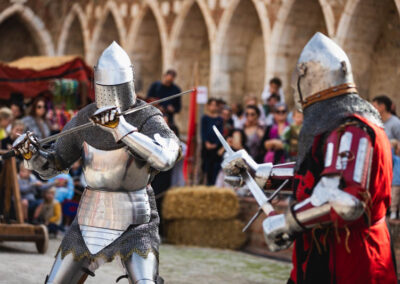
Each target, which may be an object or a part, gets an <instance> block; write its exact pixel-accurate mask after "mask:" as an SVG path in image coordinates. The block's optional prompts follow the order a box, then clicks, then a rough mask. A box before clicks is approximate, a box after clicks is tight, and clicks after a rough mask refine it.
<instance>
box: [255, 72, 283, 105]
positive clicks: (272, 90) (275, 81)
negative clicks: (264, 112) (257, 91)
mask: <svg viewBox="0 0 400 284" xmlns="http://www.w3.org/2000/svg"><path fill="white" fill-rule="evenodd" d="M272 94H277V95H278V96H279V98H280V100H279V101H280V102H282V103H284V102H285V96H284V95H283V91H282V81H281V79H279V78H277V77H275V78H272V79H271V80H269V84H268V86H265V88H264V90H263V92H262V94H261V99H262V101H263V104H265V103H266V101H267V100H268V99H269V97H270V96H271V95H272Z"/></svg>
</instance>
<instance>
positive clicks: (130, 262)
mask: <svg viewBox="0 0 400 284" xmlns="http://www.w3.org/2000/svg"><path fill="white" fill-rule="evenodd" d="M94 70H95V72H94V77H95V98H96V102H95V103H92V104H89V105H88V106H86V107H85V108H83V109H82V110H80V111H79V112H78V113H77V115H76V116H75V117H73V118H72V119H71V121H70V122H69V123H68V124H67V125H66V126H65V128H64V130H68V129H71V128H74V127H77V126H79V125H82V124H85V123H87V122H89V121H90V120H91V121H92V122H94V123H95V124H96V126H92V127H91V128H88V129H85V130H81V131H78V132H74V133H72V134H70V135H66V136H63V137H61V138H59V139H58V140H57V141H56V142H55V143H54V144H53V145H52V147H51V148H50V149H47V150H45V149H43V148H40V147H37V145H34V143H35V141H37V139H36V138H35V137H32V134H30V133H27V134H25V135H22V136H20V138H19V139H18V141H16V142H15V143H14V148H15V150H16V151H18V152H19V153H20V154H22V156H23V157H24V163H25V166H26V167H28V168H29V169H32V170H34V171H36V172H37V173H38V174H39V175H40V176H41V177H42V178H44V179H48V178H50V177H52V176H55V175H57V174H58V173H60V172H62V171H65V170H67V169H68V168H69V167H70V166H71V165H72V164H73V163H74V162H75V161H77V160H79V159H82V164H83V172H84V176H85V180H86V182H87V188H86V189H85V191H84V193H83V195H82V198H81V201H80V204H79V208H78V214H77V217H76V218H75V220H74V221H73V223H72V225H71V227H70V229H69V230H68V232H67V233H66V235H65V237H64V239H63V241H62V243H61V245H60V248H59V250H58V253H57V255H56V260H55V262H54V265H53V267H52V269H51V272H50V274H49V275H48V276H47V278H46V283H49V284H50V283H68V284H71V283H83V282H84V281H85V279H86V277H87V276H88V275H92V276H93V275H94V271H95V269H97V268H98V267H99V266H100V265H101V264H102V263H104V262H110V261H112V260H113V259H114V258H115V257H116V256H118V257H119V258H120V259H121V261H122V264H123V266H124V267H125V270H126V273H127V277H128V278H129V280H130V282H131V283H137V284H145V283H146V284H147V283H161V282H162V279H161V278H160V277H159V276H158V248H159V243H160V240H159V235H158V225H159V217H158V213H157V208H156V204H155V199H154V193H153V190H152V188H151V186H150V182H151V181H152V179H153V178H154V176H155V175H156V174H157V173H158V172H159V171H165V170H168V169H170V168H171V167H173V165H174V164H175V162H176V160H177V159H178V156H179V153H180V146H179V140H178V138H177V137H176V136H175V134H174V133H173V132H172V131H171V130H170V129H169V128H168V126H167V125H166V123H165V121H164V119H163V117H162V114H161V112H160V111H159V110H158V109H156V108H155V107H152V106H148V107H147V108H143V109H141V110H139V111H137V112H134V113H131V114H128V115H120V113H121V112H122V111H125V110H127V109H130V108H135V107H140V106H143V105H144V104H145V102H143V101H141V100H139V99H137V98H136V94H135V91H134V83H133V67H132V64H131V61H130V59H129V56H128V55H127V53H126V52H125V51H124V50H123V49H122V48H121V47H120V46H119V45H118V44H117V43H115V42H113V43H112V44H111V45H110V46H109V47H108V48H107V49H105V50H104V52H103V53H102V55H101V56H100V58H99V60H98V62H97V65H96V66H95V69H94ZM27 138H29V139H27ZM21 141H22V142H21Z"/></svg>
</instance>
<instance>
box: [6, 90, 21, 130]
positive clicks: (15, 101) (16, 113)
mask: <svg viewBox="0 0 400 284" xmlns="http://www.w3.org/2000/svg"><path fill="white" fill-rule="evenodd" d="M14 95H15V96H16V97H15V98H13V96H14ZM11 98H12V99H11V102H10V109H11V112H12V122H14V121H15V120H17V119H18V120H19V119H22V117H23V116H24V103H23V96H22V94H20V93H12V94H11ZM11 125H12V123H10V124H9V125H8V127H7V129H6V130H7V133H10V132H11Z"/></svg>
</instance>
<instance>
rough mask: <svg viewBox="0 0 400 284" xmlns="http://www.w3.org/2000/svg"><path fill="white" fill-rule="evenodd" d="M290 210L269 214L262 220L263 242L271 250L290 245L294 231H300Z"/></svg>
mask: <svg viewBox="0 0 400 284" xmlns="http://www.w3.org/2000/svg"><path fill="white" fill-rule="evenodd" d="M302 230H303V229H302V227H300V226H299V225H298V224H297V222H296V220H295V219H294V218H293V215H292V212H290V211H289V212H288V213H286V214H278V215H275V216H270V217H268V218H267V219H265V220H264V221H263V231H264V238H265V242H266V243H267V245H268V248H269V249H270V250H271V251H279V250H282V249H286V248H288V247H290V245H291V244H292V242H293V239H294V236H295V234H296V233H298V232H301V231H302Z"/></svg>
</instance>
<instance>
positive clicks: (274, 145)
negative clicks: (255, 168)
mask: <svg viewBox="0 0 400 284" xmlns="http://www.w3.org/2000/svg"><path fill="white" fill-rule="evenodd" d="M287 111H288V110H287V106H286V105H285V104H284V103H279V104H276V105H275V110H274V112H273V115H274V123H273V124H272V125H271V126H269V127H268V128H267V130H266V131H265V135H264V138H263V141H264V148H265V150H266V154H265V156H264V162H266V163H273V164H279V163H283V162H285V159H286V157H285V151H284V145H283V141H282V135H283V133H284V131H285V129H286V127H287V126H288V123H287Z"/></svg>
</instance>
